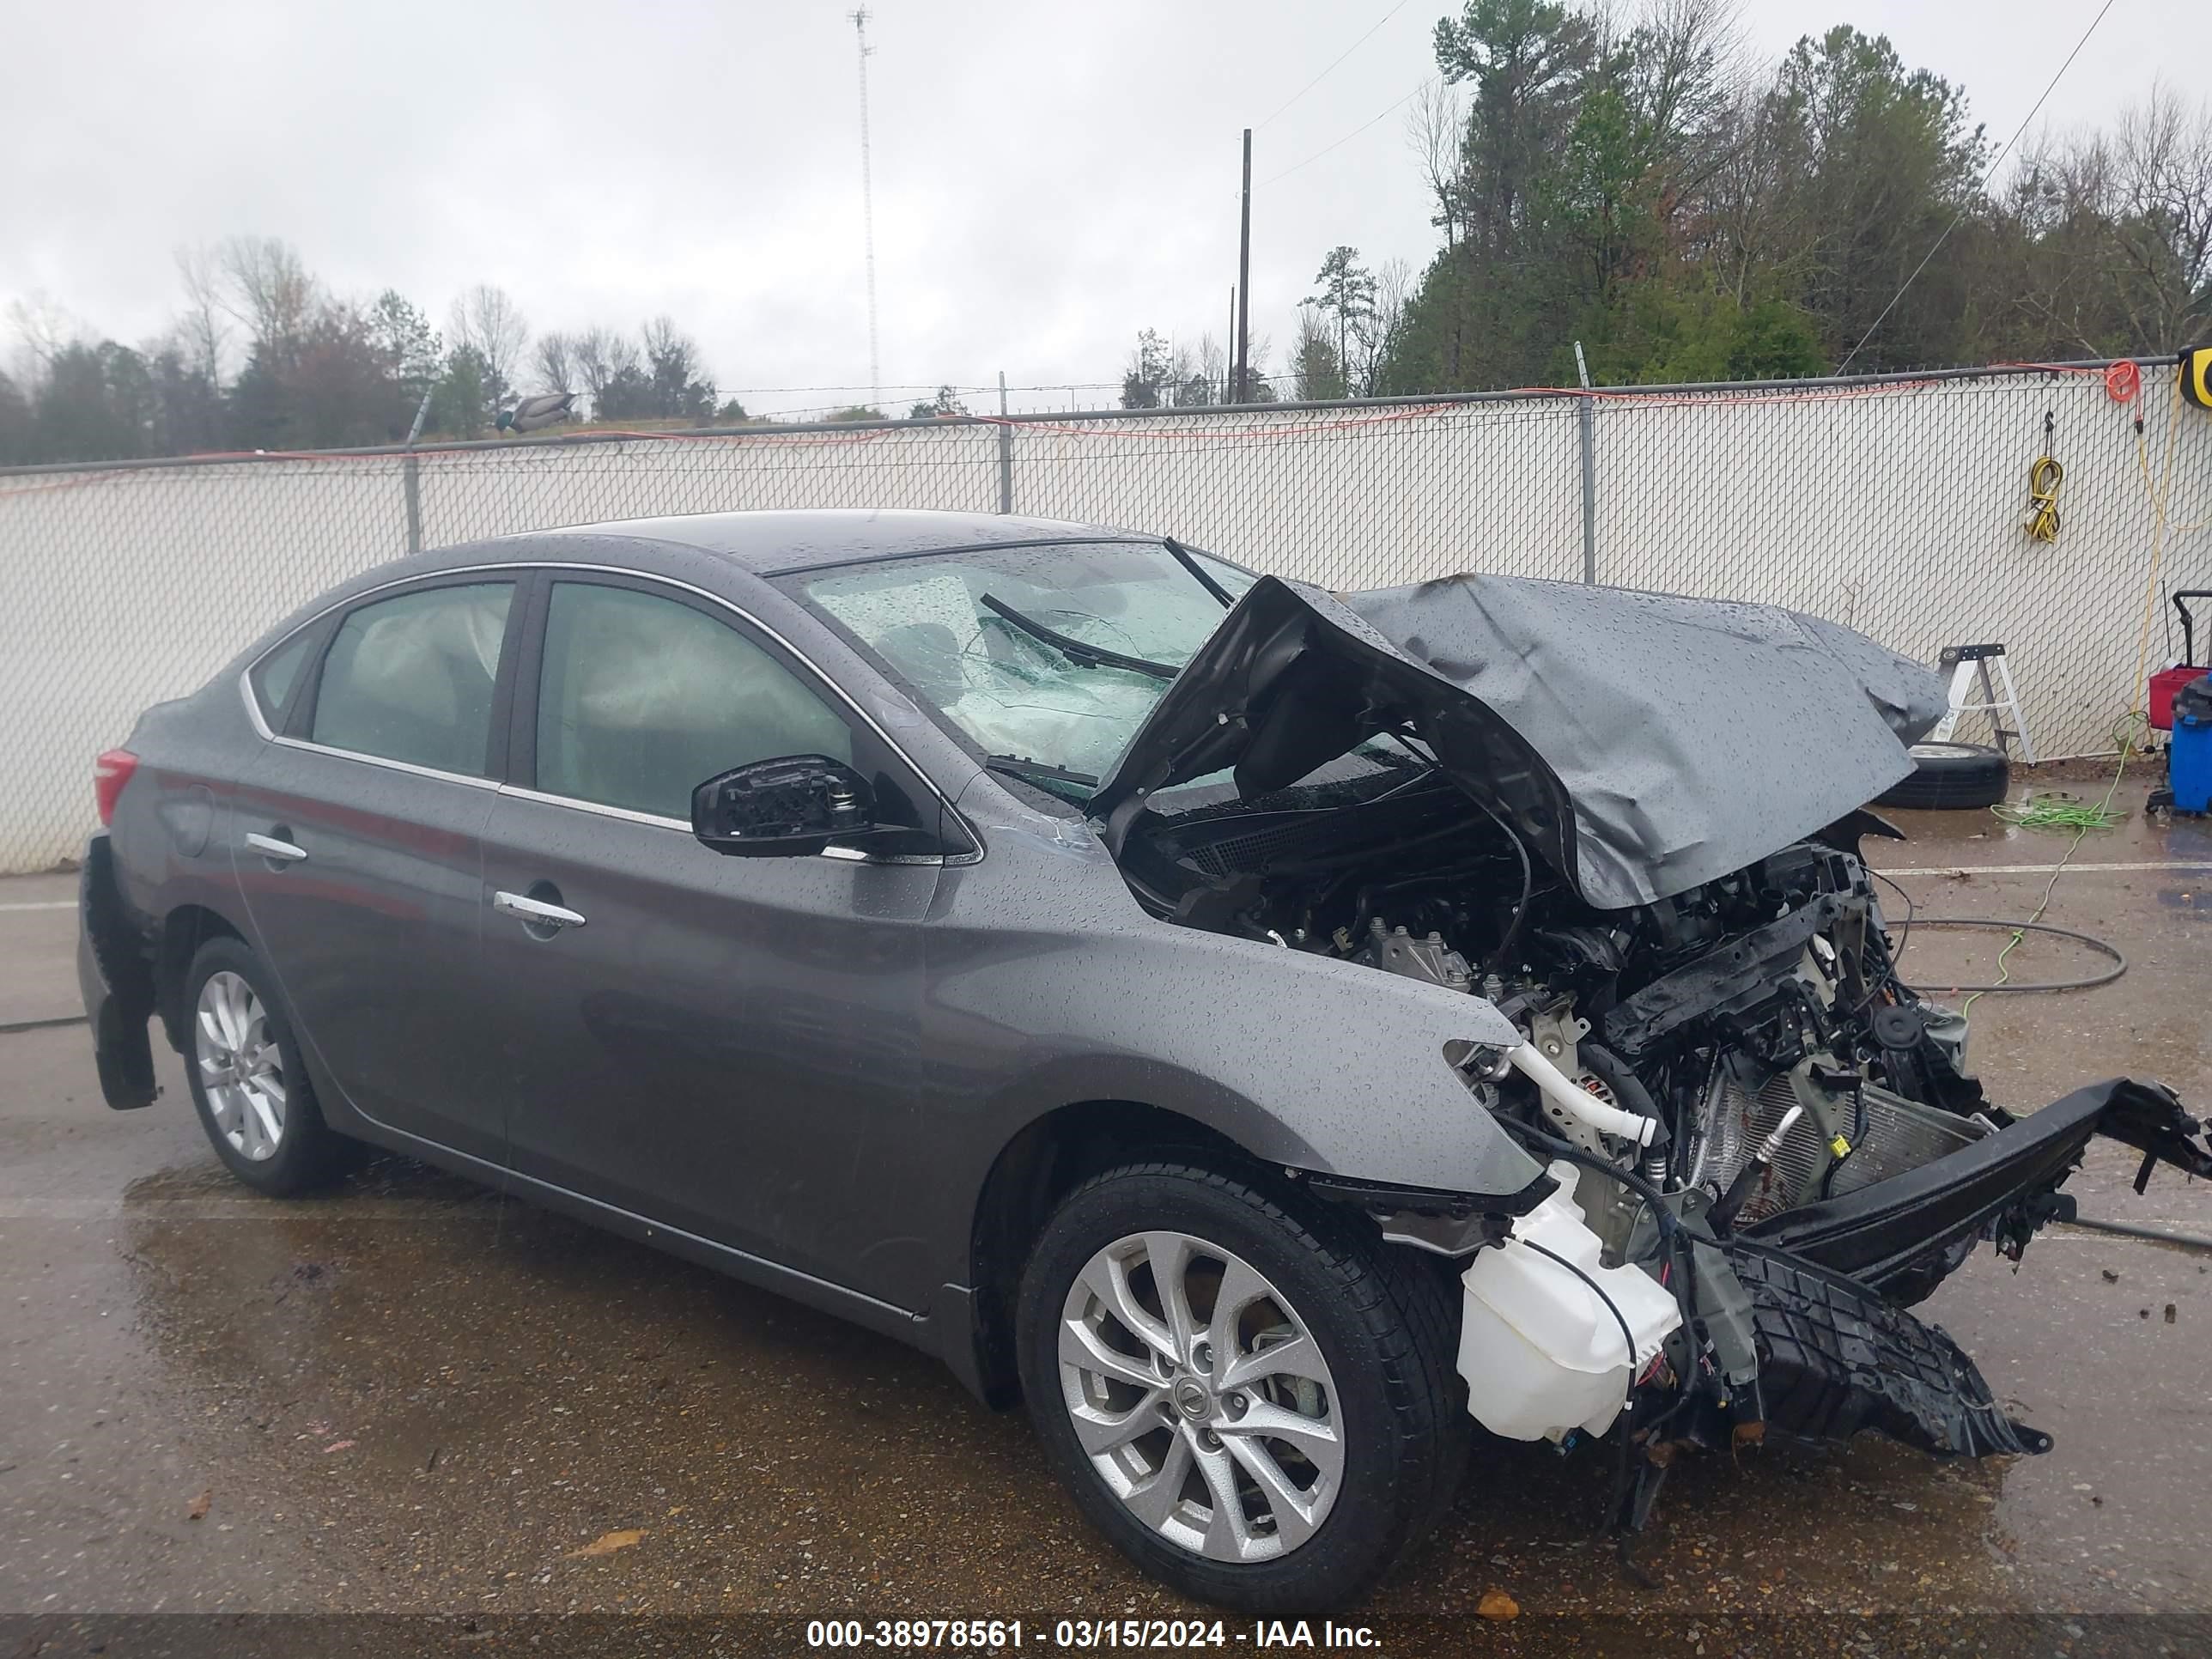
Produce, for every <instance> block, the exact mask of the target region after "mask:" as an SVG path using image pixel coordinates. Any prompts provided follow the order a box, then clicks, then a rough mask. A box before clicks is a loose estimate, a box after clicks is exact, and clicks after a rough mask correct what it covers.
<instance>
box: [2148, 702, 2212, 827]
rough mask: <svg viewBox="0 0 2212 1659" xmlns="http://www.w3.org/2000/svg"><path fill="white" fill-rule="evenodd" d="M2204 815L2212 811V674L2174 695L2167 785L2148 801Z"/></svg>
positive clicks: (2152, 805) (2155, 808)
mask: <svg viewBox="0 0 2212 1659" xmlns="http://www.w3.org/2000/svg"><path fill="white" fill-rule="evenodd" d="M2146 804H2147V805H2148V806H2149V807H2150V808H2151V810H2152V811H2158V810H2160V809H2161V808H2164V809H2166V810H2169V811H2175V812H2191V813H2195V814H2196V815H2197V816H2198V817H2203V815H2204V814H2206V813H2208V812H2212V673H2208V674H2199V675H2198V676H2197V678H2195V679H2193V680H2191V681H2189V682H2188V683H2187V684H2185V685H2184V686H2182V688H2181V689H2180V690H2178V691H2176V692H2175V693H2174V694H2173V741H2172V744H2171V745H2170V746H2169V747H2168V748H2167V750H2166V787H2165V788H2163V789H2161V790H2159V791H2157V792H2156V793H2154V794H2153V795H2152V796H2151V798H2150V799H2149V801H2148V803H2146Z"/></svg>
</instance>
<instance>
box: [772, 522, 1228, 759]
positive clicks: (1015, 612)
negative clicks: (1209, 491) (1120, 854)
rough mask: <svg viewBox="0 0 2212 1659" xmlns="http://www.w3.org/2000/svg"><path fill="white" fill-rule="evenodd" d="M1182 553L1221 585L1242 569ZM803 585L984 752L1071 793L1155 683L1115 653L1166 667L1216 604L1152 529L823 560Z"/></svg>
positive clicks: (1105, 755)
mask: <svg viewBox="0 0 2212 1659" xmlns="http://www.w3.org/2000/svg"><path fill="white" fill-rule="evenodd" d="M1191 557H1192V558H1193V559H1194V560H1195V561H1196V562H1198V563H1199V564H1200V568H1202V569H1204V570H1205V572H1206V574H1207V575H1209V576H1211V577H1212V579H1213V580H1214V581H1215V582H1217V583H1218V584H1219V586H1221V587H1222V588H1223V589H1224V590H1225V592H1227V593H1228V594H1229V595H1230V596H1231V598H1232V599H1234V598H1235V597H1236V596H1237V595H1238V594H1241V593H1243V592H1244V590H1245V589H1246V588H1248V587H1249V586H1251V585H1252V583H1253V581H1254V580H1255V578H1254V577H1252V576H1251V575H1250V574H1248V573H1246V572H1244V571H1242V570H1239V569H1237V568H1235V567H1234V566H1232V565H1227V564H1224V563H1222V562H1220V561H1218V560H1216V559H1212V558H1208V557H1207V556H1206V555H1204V554H1202V553H1194V554H1192V555H1191ZM803 586H804V587H805V592H806V595H807V597H808V598H809V599H811V600H812V601H813V602H814V603H815V604H817V605H819V606H821V608H822V609H823V611H827V612H828V613H829V616H830V617H833V618H834V619H835V620H836V621H837V622H838V623H842V624H843V626H844V627H845V629H847V631H848V632H849V633H851V634H852V635H854V638H856V639H858V640H859V641H860V642H861V643H862V644H863V645H866V647H868V648H869V649H870V650H872V651H873V652H874V653H876V654H877V655H878V657H880V658H882V659H884V662H886V663H887V664H889V665H890V668H891V670H892V671H893V672H894V673H896V675H897V676H898V678H900V679H901V680H902V682H903V683H904V684H906V685H907V686H908V689H910V690H912V691H913V692H914V693H915V695H916V696H917V697H918V698H920V700H921V702H923V703H925V704H926V705H927V706H928V707H929V708H932V709H933V710H934V711H935V712H936V713H937V714H939V715H940V716H942V717H943V718H944V719H945V720H948V721H950V722H951V724H952V725H953V726H957V728H958V729H959V730H960V731H961V732H963V733H965V734H966V735H967V737H968V738H969V740H970V741H971V742H973V743H974V744H975V746H976V747H977V748H979V749H980V750H982V752H983V753H984V755H985V756H987V757H993V758H994V759H1004V760H1006V761H1018V762H1027V763H1030V767H1031V769H1032V770H1033V771H1034V773H1035V775H1034V776H1033V778H1032V779H1031V781H1035V782H1036V783H1037V784H1038V785H1039V786H1040V787H1046V788H1049V789H1051V790H1052V791H1053V792H1054V793H1058V794H1060V795H1063V796H1066V797H1068V798H1071V799H1076V800H1082V799H1088V797H1089V794H1090V787H1091V784H1092V783H1095V781H1097V779H1098V778H1099V777H1100V776H1101V775H1103V774H1104V772H1105V771H1106V769H1108V768H1109V766H1111V765H1112V764H1113V762H1114V760H1115V757H1116V756H1118V755H1119V754H1120V753H1121V750H1122V747H1123V746H1124V745H1125V744H1127V742H1128V740H1129V738H1130V735H1131V734H1132V733H1133V732H1135V731H1136V729H1137V726H1138V724H1139V722H1140V721H1142V720H1143V719H1144V718H1145V716H1146V714H1149V713H1151V712H1152V705H1153V704H1154V703H1155V702H1158V700H1159V696H1160V692H1161V690H1163V689H1164V686H1165V684H1166V681H1165V680H1164V679H1163V678H1160V676H1159V674H1158V672H1156V671H1146V669H1139V668H1132V667H1127V666H1123V665H1121V663H1118V662H1117V661H1116V660H1115V659H1117V658H1118V659H1124V660H1127V661H1135V662H1140V663H1143V664H1146V665H1148V667H1152V666H1156V667H1158V668H1181V667H1182V665H1183V664H1184V663H1186V662H1188V660H1189V659H1190V657H1191V655H1192V653H1194V652H1195V651H1196V650H1197V649H1198V647H1200V645H1202V644H1204V643H1205V642H1206V638H1207V637H1208V636H1209V635H1212V632H1213V630H1214V629H1215V628H1216V627H1217V626H1218V625H1219V623H1220V621H1221V617H1222V615H1223V611H1222V608H1221V602H1220V600H1219V599H1216V598H1215V597H1214V596H1213V595H1212V593H1210V592H1207V591H1206V586H1205V585H1204V584H1203V583H1201V582H1200V580H1198V578H1197V577H1195V576H1194V575H1193V574H1191V572H1190V571H1189V570H1188V569H1187V568H1184V566H1183V565H1182V562H1180V561H1178V560H1177V559H1176V557H1175V556H1174V555H1173V554H1172V553H1170V552H1169V551H1168V550H1167V549H1166V548H1164V547H1163V546H1161V545H1159V544H1156V543H1152V544H1142V543H1127V542H1123V543H1109V544H1060V545H1055V546H1048V547H1006V548H981V549H976V550H970V551H967V552H963V553H956V554H951V555H948V556H945V557H943V558H932V559H902V560H898V561H896V562H891V563H888V564H879V565H869V566H866V567H863V568H851V569H843V570H829V571H824V572H823V573H822V574H819V575H816V576H811V577H808V578H806V579H805V581H804V583H803ZM1052 635H1060V636H1061V639H1062V641H1064V642H1065V643H1057V644H1056V643H1054V641H1053V640H1052V638H1051V637H1050V636H1052ZM1067 644H1073V645H1074V646H1076V647H1078V648H1077V649H1076V650H1074V651H1073V653H1071V651H1070V650H1069V649H1068V648H1067ZM1080 647H1096V650H1095V653H1094V652H1093V651H1089V650H1084V649H1081V648H1080ZM1005 769H1006V770H1008V771H1011V772H1014V773H1015V775H1021V773H1020V772H1019V771H1017V770H1016V769H1015V768H1013V767H1012V766H1008V767H1006V768H1005Z"/></svg>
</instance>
